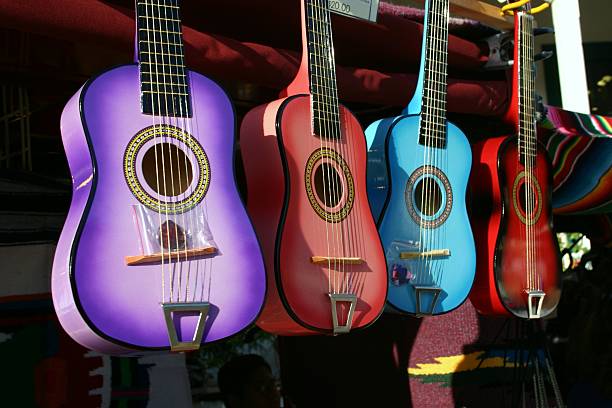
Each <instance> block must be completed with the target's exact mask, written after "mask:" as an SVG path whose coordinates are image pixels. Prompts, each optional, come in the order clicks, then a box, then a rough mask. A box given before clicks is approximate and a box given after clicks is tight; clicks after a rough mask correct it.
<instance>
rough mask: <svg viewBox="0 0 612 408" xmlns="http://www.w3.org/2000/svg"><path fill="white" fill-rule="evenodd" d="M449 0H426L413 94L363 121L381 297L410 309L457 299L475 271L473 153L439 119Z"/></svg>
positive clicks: (431, 309)
mask: <svg viewBox="0 0 612 408" xmlns="http://www.w3.org/2000/svg"><path fill="white" fill-rule="evenodd" d="M448 3H449V2H448V0H427V1H426V2H425V24H424V33H423V45H422V50H421V66H420V70H419V77H418V82H417V87H416V91H415V94H414V96H413V98H412V100H411V101H410V103H409V104H408V106H407V107H406V108H405V109H404V111H403V112H402V114H401V115H400V116H396V117H392V118H386V119H381V120H378V121H376V122H374V123H373V124H371V125H370V126H369V127H368V128H367V129H366V132H365V133H366V138H367V143H368V194H369V197H370V202H371V204H372V209H373V214H374V217H375V219H377V221H378V230H379V232H380V236H381V239H382V242H383V247H384V248H385V255H386V257H387V264H388V286H389V295H388V303H389V305H390V306H391V307H392V310H395V311H399V312H401V313H408V314H411V315H414V316H417V317H420V316H426V315H437V314H442V313H446V312H449V311H451V310H453V309H455V308H457V307H459V306H460V305H461V304H462V303H463V302H464V300H465V299H466V298H467V296H468V293H469V291H470V288H471V286H472V282H473V279H474V273H475V263H476V256H475V249H474V239H473V237H472V231H471V228H470V223H469V220H468V216H467V211H466V205H465V194H466V185H467V182H468V177H469V174H470V165H471V160H472V154H471V150H470V145H469V143H468V140H467V138H466V137H465V135H464V134H463V133H462V132H461V130H460V129H459V128H457V127H456V126H455V125H454V124H452V123H450V122H449V121H448V120H447V119H446V78H447V53H448Z"/></svg>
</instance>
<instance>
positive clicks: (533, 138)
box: [526, 16, 541, 290]
mask: <svg viewBox="0 0 612 408" xmlns="http://www.w3.org/2000/svg"><path fill="white" fill-rule="evenodd" d="M526 35H527V51H528V56H527V58H528V61H527V64H528V66H529V70H528V77H527V80H528V81H529V105H530V109H529V115H530V122H529V126H530V131H531V135H530V143H529V144H530V146H529V148H530V150H529V154H530V160H529V161H530V166H531V168H530V169H531V181H532V185H531V188H530V194H531V200H530V204H531V214H532V215H531V218H532V220H533V221H532V222H531V223H530V226H529V228H530V231H531V248H532V249H531V252H532V254H531V258H532V266H531V267H532V270H533V274H534V281H535V282H534V284H535V289H536V290H540V289H541V288H540V276H539V274H538V254H537V245H536V233H537V229H536V226H535V222H536V215H537V214H536V211H537V209H538V206H539V205H540V204H541V203H539V202H538V195H537V184H536V183H537V180H538V178H537V174H534V173H535V172H537V166H536V162H535V160H536V153H537V128H536V122H535V120H536V117H535V94H534V89H533V85H534V83H533V78H534V74H535V72H534V66H533V64H534V62H533V17H531V16H530V17H529V19H528V30H527V33H526Z"/></svg>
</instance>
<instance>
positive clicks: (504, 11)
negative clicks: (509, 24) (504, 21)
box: [501, 0, 554, 16]
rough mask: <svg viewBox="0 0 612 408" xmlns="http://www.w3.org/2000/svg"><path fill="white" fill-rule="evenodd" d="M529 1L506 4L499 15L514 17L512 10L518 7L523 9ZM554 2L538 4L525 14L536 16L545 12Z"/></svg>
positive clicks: (545, 1)
mask: <svg viewBox="0 0 612 408" xmlns="http://www.w3.org/2000/svg"><path fill="white" fill-rule="evenodd" d="M530 1H531V0H519V1H515V2H513V3H508V4H506V5H505V6H503V7H502V8H501V14H502V15H508V16H512V15H514V10H515V9H517V8H519V7H523V6H524V5H525V4H527V3H529V2H530ZM553 1H554V0H544V2H543V3H542V4H540V5H539V6H537V7H534V8H532V9H531V10H528V11H527V13H529V14H538V13H539V12H541V11H544V10H546V9H547V8H549V7H550V5H551V4H552V2H553Z"/></svg>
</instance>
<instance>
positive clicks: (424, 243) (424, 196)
mask: <svg viewBox="0 0 612 408" xmlns="http://www.w3.org/2000/svg"><path fill="white" fill-rule="evenodd" d="M435 5H436V3H435V1H434V0H430V1H428V4H427V7H428V10H427V23H426V24H427V27H426V29H424V33H423V34H424V36H425V38H424V41H425V45H426V49H425V58H426V60H425V85H424V86H425V89H426V96H425V112H424V113H423V114H422V115H421V121H422V122H425V130H424V133H425V140H424V142H425V146H424V149H423V155H424V157H423V174H422V176H421V180H420V181H419V183H420V184H421V207H420V213H421V219H420V222H421V226H422V227H421V231H422V238H421V240H420V252H421V254H419V257H418V258H417V259H419V260H420V263H421V265H422V272H421V276H420V279H419V281H420V282H419V284H420V285H423V284H424V283H427V281H428V274H429V273H430V269H429V259H428V258H427V256H425V255H424V253H426V251H427V249H428V247H429V235H430V234H429V227H428V225H427V224H428V220H427V213H428V212H429V211H428V206H429V204H428V203H429V183H428V178H429V177H428V172H429V171H430V165H429V162H430V160H431V143H432V125H433V110H432V108H433V107H432V99H433V89H432V88H433V82H432V81H433V78H432V76H431V73H432V71H433V69H432V64H433V62H434V55H433V49H434V45H433V44H432V41H433V38H434V35H435V26H434V25H433V24H434V21H433V19H434V18H435V16H434V14H433V13H434V10H435ZM417 185H418V184H417ZM415 300H416V298H415ZM416 309H417V310H420V304H417V305H416Z"/></svg>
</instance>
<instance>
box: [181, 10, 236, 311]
mask: <svg viewBox="0 0 612 408" xmlns="http://www.w3.org/2000/svg"><path fill="white" fill-rule="evenodd" d="M174 10H176V12H175V13H173V18H174V19H175V20H178V21H180V10H179V9H178V8H177V9H174ZM177 25H178V26H179V29H178V30H177V31H178V32H179V34H178V35H179V37H180V40H179V41H178V47H179V49H180V52H179V53H178V54H179V55H180V59H181V68H182V70H183V72H182V75H183V76H182V78H184V81H185V85H186V86H185V87H184V88H185V89H186V90H188V91H189V92H185V93H187V94H188V95H186V96H185V98H181V99H180V100H181V101H182V102H183V103H181V104H180V117H181V118H182V122H183V128H184V129H185V130H186V132H187V136H186V137H187V138H193V139H194V140H195V141H196V142H197V143H199V144H200V146H202V143H201V142H200V137H199V134H200V132H199V126H198V116H199V115H196V114H195V113H194V111H195V107H196V106H198V105H197V103H196V99H197V94H196V92H193V89H192V88H191V86H190V85H191V79H190V78H191V77H190V76H188V75H187V74H188V70H187V68H186V64H185V46H184V42H183V34H182V29H181V26H180V23H178V24H177ZM188 98H191V117H190V116H189V115H190V112H189V99H188ZM184 144H185V143H184ZM185 150H186V151H187V152H190V153H191V150H189V149H187V147H186V145H185ZM232 154H233V152H232ZM195 159H196V157H195V156H194V160H195ZM184 160H185V172H186V173H187V171H188V170H187V169H188V166H190V163H189V162H188V160H187V156H186V155H185V157H184ZM199 166H200V164H199V163H198V164H197V168H198V169H199ZM190 167H191V168H193V166H190ZM205 170H206V169H205ZM207 172H208V174H205V175H204V177H208V179H209V186H208V188H210V185H211V184H212V182H213V181H212V178H211V176H212V172H211V171H210V163H209V169H208V170H207ZM192 174H193V176H196V174H195V173H193V172H192ZM197 177H199V171H198V174H197ZM192 184H193V185H194V190H193V191H192V192H190V194H195V195H196V196H197V194H198V190H197V186H198V184H199V183H198V180H197V179H195V183H194V180H192ZM187 192H189V190H187V191H186V193H185V194H187ZM208 209H209V206H208V200H207V199H206V196H203V197H202V198H201V202H197V201H196V202H195V203H194V208H193V209H192V210H190V214H191V224H192V228H193V229H194V232H197V231H198V230H199V227H198V222H199V221H201V222H205V223H206V226H207V227H208V228H209V226H208V219H209V216H208V215H209V214H208ZM194 238H197V237H194ZM213 238H214V237H213ZM186 261H187V276H186V285H185V286H186V287H185V299H186V301H187V299H188V298H189V287H190V285H191V268H192V266H193V265H195V268H196V272H195V278H194V284H193V301H194V302H195V300H196V295H197V289H198V278H199V279H200V296H199V300H200V301H201V302H203V301H204V300H206V302H210V296H211V292H212V277H213V276H212V268H213V260H212V259H209V258H208V257H204V258H203V259H198V258H197V257H196V258H195V259H194V260H193V261H190V260H189V259H186ZM200 271H202V273H200ZM200 275H203V276H200ZM207 278H208V279H207ZM206 280H207V282H206ZM206 283H208V285H206ZM206 286H207V287H208V291H207V295H206V297H204V288H205V287H206Z"/></svg>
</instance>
